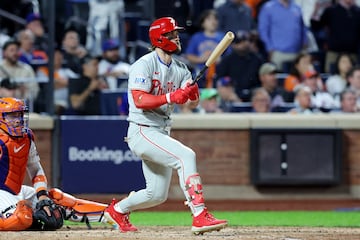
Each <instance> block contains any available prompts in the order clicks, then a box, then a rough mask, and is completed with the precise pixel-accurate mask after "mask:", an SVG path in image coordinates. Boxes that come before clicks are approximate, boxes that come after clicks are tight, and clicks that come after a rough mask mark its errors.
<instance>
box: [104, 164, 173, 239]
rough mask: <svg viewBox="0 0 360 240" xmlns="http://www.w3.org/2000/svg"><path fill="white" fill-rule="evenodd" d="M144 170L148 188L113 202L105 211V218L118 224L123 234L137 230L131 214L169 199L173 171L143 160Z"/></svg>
mask: <svg viewBox="0 0 360 240" xmlns="http://www.w3.org/2000/svg"><path fill="white" fill-rule="evenodd" d="M142 169H143V173H144V177H145V182H146V188H145V189H142V190H139V191H136V192H131V194H129V196H128V197H126V198H124V199H122V200H121V201H119V202H118V203H115V202H114V201H113V203H112V204H111V205H110V206H109V208H108V209H107V210H106V211H105V217H106V218H107V219H108V220H109V221H110V222H113V223H116V224H117V225H118V226H119V229H120V230H121V231H123V232H127V231H136V230H137V228H136V227H135V226H133V225H132V224H131V223H130V220H129V214H130V212H132V211H134V210H136V209H143V208H149V207H153V206H156V205H159V204H161V203H163V202H164V201H165V200H166V199H167V195H168V189H169V186H170V180H171V174H172V169H171V168H168V167H164V166H161V165H159V164H157V163H154V162H151V161H148V160H143V164H142Z"/></svg>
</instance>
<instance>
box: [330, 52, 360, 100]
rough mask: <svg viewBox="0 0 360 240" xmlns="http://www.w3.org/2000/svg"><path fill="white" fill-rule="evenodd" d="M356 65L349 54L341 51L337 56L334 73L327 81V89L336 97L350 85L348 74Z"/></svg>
mask: <svg viewBox="0 0 360 240" xmlns="http://www.w3.org/2000/svg"><path fill="white" fill-rule="evenodd" d="M354 65H355V63H354V62H353V60H352V59H351V57H350V55H349V54H347V53H341V54H339V55H338V56H337V58H336V61H335V65H334V74H333V75H331V76H329V77H328V78H327V80H326V82H325V84H326V90H327V91H328V92H329V93H330V94H332V95H333V96H334V97H336V96H338V95H339V94H340V93H341V92H343V91H344V89H345V88H346V86H347V85H348V82H347V80H346V74H347V73H348V72H349V70H350V69H351V68H352V67H353V66H354Z"/></svg>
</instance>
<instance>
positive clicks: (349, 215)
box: [66, 211, 360, 227]
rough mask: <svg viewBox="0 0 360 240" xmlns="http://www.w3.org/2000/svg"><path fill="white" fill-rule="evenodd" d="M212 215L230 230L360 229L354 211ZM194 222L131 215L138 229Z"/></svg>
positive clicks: (167, 215)
mask: <svg viewBox="0 0 360 240" xmlns="http://www.w3.org/2000/svg"><path fill="white" fill-rule="evenodd" d="M213 214H214V215H215V216H216V217H217V218H222V219H227V220H228V221H229V225H230V226H292V227H296V226H298V227H360V212H355V211H354V212H336V211H266V212H265V211H244V212H242V211H234V212H217V211H214V212H213ZM191 221H192V218H191V215H190V212H141V211H139V212H134V213H132V214H131V222H132V223H133V224H134V225H137V226H190V225H191ZM66 223H67V224H69V225H71V224H74V223H70V222H68V221H67V222H66ZM81 224H83V223H81Z"/></svg>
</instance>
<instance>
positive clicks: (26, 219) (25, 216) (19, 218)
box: [0, 200, 33, 231]
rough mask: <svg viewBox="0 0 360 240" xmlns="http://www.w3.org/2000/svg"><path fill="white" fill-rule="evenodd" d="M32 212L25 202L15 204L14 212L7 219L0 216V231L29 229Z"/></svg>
mask: <svg viewBox="0 0 360 240" xmlns="http://www.w3.org/2000/svg"><path fill="white" fill-rule="evenodd" d="M32 215H33V211H32V208H31V207H30V206H29V203H28V202H27V201H26V200H22V201H20V202H18V203H17V205H16V209H15V211H14V212H13V213H12V214H11V215H10V216H9V217H7V218H3V217H2V216H1V215H0V230H2V231H21V230H25V229H27V228H29V227H30V226H31V224H32V221H33V217H32Z"/></svg>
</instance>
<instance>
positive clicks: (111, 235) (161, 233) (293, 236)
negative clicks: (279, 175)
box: [0, 226, 360, 240]
mask: <svg viewBox="0 0 360 240" xmlns="http://www.w3.org/2000/svg"><path fill="white" fill-rule="evenodd" d="M0 239H4V240H5V239H6V240H22V239H26V240H38V239H51V240H64V239H65V240H79V239H80V240H96V239H104V240H115V239H116V240H123V239H124V240H170V239H172V240H205V239H206V240H237V239H240V240H258V239H281V240H305V239H306V240H308V239H314V240H315V239H316V240H323V239H327V240H340V239H354V240H355V239H356V240H358V239H360V229H357V228H319V227H312V228H310V227H306V228H304V227H302V228H299V227H231V226H230V227H227V228H225V229H223V230H221V231H219V232H211V233H205V234H204V235H199V236H195V235H193V234H191V232H190V229H189V227H171V226H170V227H169V226H167V227H164V226H158V227H141V226H140V227H139V231H138V232H131V233H121V232H119V231H118V230H113V229H110V228H105V227H104V228H101V227H99V228H97V229H90V230H89V229H87V228H86V227H83V226H75V227H71V228H70V227H67V226H64V227H63V228H62V229H60V230H58V231H51V232H37V231H25V232H2V233H1V234H0Z"/></svg>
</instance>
